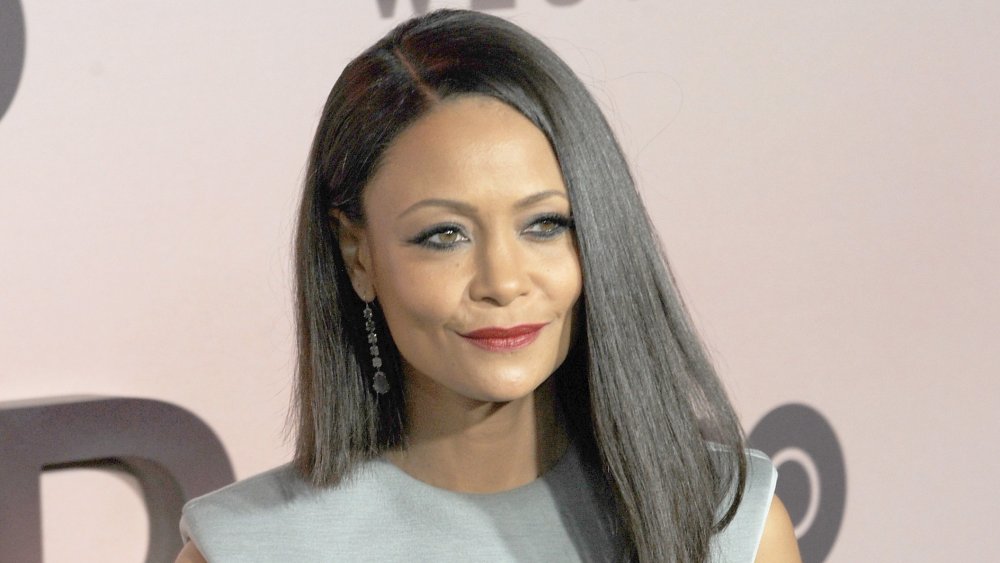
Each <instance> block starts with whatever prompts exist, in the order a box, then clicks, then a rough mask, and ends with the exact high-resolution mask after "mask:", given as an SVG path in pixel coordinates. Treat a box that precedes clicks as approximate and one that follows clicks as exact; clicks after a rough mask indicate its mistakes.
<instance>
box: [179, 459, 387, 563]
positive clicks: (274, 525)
mask: <svg viewBox="0 0 1000 563" xmlns="http://www.w3.org/2000/svg"><path fill="white" fill-rule="evenodd" d="M378 465H379V464H370V463H369V464H362V466H359V467H358V468H357V470H355V471H354V472H352V474H351V475H350V476H348V478H345V479H343V480H342V481H341V482H340V483H338V484H337V485H335V486H333V487H326V488H323V487H316V486H314V485H312V484H311V483H310V482H308V481H307V480H305V479H303V478H302V477H301V476H300V475H299V474H298V472H297V471H296V469H295V468H294V467H293V466H292V465H290V464H286V465H282V466H279V467H276V468H274V469H271V470H269V471H266V472H264V473H261V474H259V475H255V476H253V477H250V478H247V479H244V480H241V481H237V482H236V483H233V484H231V485H228V486H226V487H223V488H222V489H219V490H217V491H214V492H212V493H209V494H207V495H204V496H201V497H198V498H195V499H192V500H190V501H188V503H187V504H185V505H184V509H183V511H182V514H181V521H180V531H181V536H182V538H183V540H184V541H185V542H194V543H195V544H197V547H198V549H199V550H200V551H201V553H202V554H204V557H205V558H206V559H208V560H209V561H226V560H231V561H232V560H235V561H274V560H289V561H291V560H310V558H315V557H317V553H314V551H315V550H318V549H321V548H322V545H323V542H326V541H327V540H328V539H329V538H332V537H341V538H361V537H364V535H363V534H362V533H360V532H361V530H358V529H356V528H357V526H359V525H361V524H359V523H364V522H371V521H372V518H371V517H370V516H369V513H371V512H373V511H376V510H377V508H378V506H379V504H380V503H379V502H378V499H379V497H380V494H381V493H380V483H383V482H384V480H385V476H384V475H382V473H384V471H382V472H380V471H379V469H378ZM250 546H253V547H252V552H249V551H248V550H249V549H251V548H250Z"/></svg>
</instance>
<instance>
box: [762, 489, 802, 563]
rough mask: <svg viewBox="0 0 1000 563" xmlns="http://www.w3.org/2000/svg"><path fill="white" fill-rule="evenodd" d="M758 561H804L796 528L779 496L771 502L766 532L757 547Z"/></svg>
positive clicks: (765, 527) (770, 562)
mask: <svg viewBox="0 0 1000 563" xmlns="http://www.w3.org/2000/svg"><path fill="white" fill-rule="evenodd" d="M754 561H755V562H756V563H802V556H801V555H800V554H799V544H798V541H797V540H796V538H795V528H794V527H793V526H792V520H791V518H789V517H788V511H787V510H785V505H784V504H782V502H781V499H779V498H778V497H777V496H775V497H774V499H773V500H772V502H771V507H770V509H769V510H768V513H767V520H766V521H765V523H764V532H763V534H762V535H761V538H760V546H759V548H758V549H757V556H756V559H755V560H754Z"/></svg>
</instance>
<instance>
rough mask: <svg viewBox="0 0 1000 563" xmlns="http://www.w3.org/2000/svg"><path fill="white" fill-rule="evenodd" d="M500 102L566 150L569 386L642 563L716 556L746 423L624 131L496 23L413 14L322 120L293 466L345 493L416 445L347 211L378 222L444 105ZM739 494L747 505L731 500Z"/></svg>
mask: <svg viewBox="0 0 1000 563" xmlns="http://www.w3.org/2000/svg"><path fill="white" fill-rule="evenodd" d="M470 94H477V95H484V96H490V97H493V98H495V99H498V100H500V101H502V102H504V103H506V104H508V105H510V106H511V107H513V108H515V109H517V110H518V111H520V112H521V113H522V114H523V115H525V116H526V117H527V118H528V119H530V120H531V121H532V122H534V124H535V125H536V126H537V127H538V128H539V129H540V130H541V131H542V132H544V133H545V135H546V136H547V137H548V139H549V142H550V143H551V145H552V147H553V149H554V151H555V153H556V157H557V159H558V161H559V165H560V167H561V169H562V174H563V178H564V180H565V183H566V187H567V190H568V192H569V196H570V204H571V208H572V212H573V217H574V222H575V226H576V229H575V234H576V238H577V242H578V245H579V252H580V260H581V264H582V268H583V297H582V304H581V311H582V313H583V314H582V315H581V316H582V320H581V324H582V326H581V329H582V334H583V335H584V338H581V339H579V340H578V342H577V343H576V345H574V347H573V349H572V350H571V351H570V355H569V357H568V358H567V360H566V362H565V363H564V364H563V366H562V367H560V369H559V370H558V372H557V373H556V374H555V375H554V377H556V378H557V379H556V387H557V390H558V391H557V393H558V397H559V402H560V404H561V405H562V407H563V409H564V411H565V415H566V418H567V420H568V423H569V425H570V427H571V431H572V433H573V435H574V436H575V439H576V440H577V441H578V442H579V443H581V444H582V446H583V447H584V448H588V449H589V451H591V452H592V453H593V454H594V457H595V459H597V460H598V463H599V464H600V466H601V468H602V469H603V472H604V475H605V477H606V480H607V483H608V485H609V487H610V489H611V490H612V491H614V496H615V498H616V507H617V511H618V514H617V516H618V519H619V520H620V523H621V528H622V530H623V531H624V536H625V542H624V543H625V544H626V547H627V550H628V552H627V553H624V554H623V556H625V557H627V558H637V559H639V560H642V561H674V562H692V563H693V562H696V561H697V562H700V561H703V560H705V559H706V557H707V555H708V549H709V548H708V546H709V539H710V537H711V536H712V534H713V533H714V532H717V531H718V530H719V529H721V528H722V527H724V526H725V525H726V524H728V522H729V521H730V520H731V519H732V517H733V515H734V514H735V511H736V507H737V506H738V504H739V501H740V499H741V496H742V489H743V486H744V482H745V480H746V471H747V470H746V461H745V458H744V456H742V455H731V456H728V458H727V459H730V461H729V462H728V463H722V464H720V463H718V462H713V458H712V456H711V455H710V453H709V445H708V443H707V441H709V440H710V441H713V442H718V443H722V444H724V445H726V446H728V448H731V449H732V451H733V452H741V451H742V448H743V445H744V440H743V435H742V431H741V429H740V425H739V422H738V420H737V417H736V415H735V413H734V412H733V409H732V407H731V406H730V404H729V401H728V399H727V397H726V395H725V393H724V391H723V390H722V388H721V385H720V383H719V380H718V377H717V376H716V373H715V371H714V369H713V367H712V365H711V363H710V362H709V360H708V358H707V357H706V353H705V351H704V349H703V347H702V345H701V343H700V341H699V339H698V336H697V334H696V333H695V330H694V328H693V327H692V323H691V321H690V319H689V317H688V314H687V312H686V310H685V307H684V304H683V302H682V301H681V298H680V296H679V294H678V291H677V287H676V284H675V283H674V281H673V279H672V276H671V274H670V272H669V270H668V268H667V265H666V262H665V259H664V256H663V251H662V249H661V248H660V246H659V242H658V239H657V237H656V235H655V233H654V230H653V228H652V224H651V222H650V220H649V217H648V216H647V214H646V210H645V208H644V207H643V205H642V202H641V200H640V198H639V195H638V194H637V192H636V190H635V186H634V183H633V180H632V177H631V175H630V173H629V170H628V166H627V164H626V162H625V159H624V157H623V155H622V153H621V149H620V148H619V146H618V143H617V142H616V141H615V138H614V135H613V134H612V131H611V129H610V128H609V126H608V124H607V122H606V121H605V119H604V116H603V115H602V113H601V111H600V109H599V108H598V107H597V105H596V104H595V102H594V101H593V99H592V98H591V96H590V94H589V93H588V92H587V90H586V88H585V87H584V85H583V84H582V83H581V82H580V80H579V79H578V78H577V77H576V75H575V74H574V73H573V72H572V70H570V68H569V67H568V66H566V64H565V63H564V62H563V61H562V60H560V59H559V57H558V56H557V55H555V53H553V52H552V51H551V50H550V49H549V48H548V47H546V46H545V45H544V44H542V43H541V42H540V41H539V40H537V39H536V38H534V37H532V36H531V35H529V34H528V33H527V32H525V31H523V30H521V29H520V28H518V27H517V26H515V25H513V24H511V23H509V22H507V21H505V20H503V19H500V18H497V17H494V16H489V15H485V14H480V13H476V12H468V11H455V10H441V11H436V12H432V13H430V14H427V15H426V16H422V17H419V18H415V19H412V20H409V21H407V22H405V23H403V24H401V25H399V26H398V27H396V28H395V29H394V30H392V31H391V32H390V33H389V34H388V35H386V36H385V37H384V38H383V39H381V40H380V41H379V42H378V43H376V44H375V45H374V46H372V47H371V48H369V49H368V50H367V51H365V52H364V53H362V54H361V55H360V56H359V57H357V58H356V59H354V60H353V61H352V62H351V63H350V64H349V65H348V66H347V68H346V69H345V70H344V71H343V73H342V74H341V76H340V78H339V79H338V80H337V82H336V84H335V85H334V87H333V90H332V91H331V93H330V96H329V98H328V100H327V103H326V107H325V109H324V111H323V116H322V118H321V119H320V123H319V127H318V129H317V132H316V138H315V141H314V144H313V147H312V153H311V155H310V159H309V168H308V172H307V178H306V182H305V190H304V194H303V199H302V205H301V210H300V215H299V223H298V232H297V238H296V258H295V259H296V291H297V293H296V297H297V322H298V343H299V357H298V384H297V400H296V410H295V415H296V422H297V430H298V433H297V444H296V457H295V462H296V465H297V467H298V468H299V470H300V471H301V473H302V474H303V475H304V476H305V477H306V478H308V479H309V480H311V481H312V482H313V483H315V484H316V485H320V486H322V485H331V484H334V483H336V482H337V481H338V480H339V479H340V478H341V477H343V476H345V475H348V474H349V473H350V471H351V469H352V468H353V467H354V466H355V465H356V464H357V463H358V462H359V461H362V460H364V459H369V458H371V457H374V456H377V455H379V454H380V453H381V452H383V451H385V449H386V448H391V447H393V446H396V445H398V444H400V443H401V440H402V436H403V433H404V428H405V424H406V421H405V420H404V415H403V413H404V409H403V400H404V397H403V393H402V388H403V385H402V381H401V379H400V378H401V373H400V371H401V370H400V369H399V362H400V359H399V356H398V351H396V350H395V348H394V347H393V346H392V343H391V339H390V338H387V337H388V330H387V327H386V325H385V321H384V318H383V317H382V316H381V314H380V313H379V312H376V321H377V324H378V330H379V331H380V333H381V334H383V335H385V336H383V337H382V341H383V342H386V343H387V346H385V347H384V348H386V349H385V350H384V351H383V355H384V356H385V357H386V363H387V366H386V367H384V368H383V371H385V372H386V373H387V375H388V376H389V378H390V384H391V389H392V390H391V391H390V393H388V394H387V395H377V394H376V393H374V391H372V390H371V388H370V377H371V374H370V373H369V374H366V373H364V372H363V367H362V366H366V364H367V361H366V359H367V354H368V346H367V343H366V342H365V340H364V336H365V333H364V326H363V322H361V321H360V319H361V318H362V317H361V311H362V307H363V303H362V301H361V300H360V299H358V297H357V296H356V295H355V293H354V291H353V289H352V286H351V284H350V281H349V279H348V277H347V272H346V269H345V266H344V261H343V258H342V256H341V253H340V250H339V247H338V244H337V236H338V233H337V225H336V223H335V221H333V220H332V219H331V211H332V210H339V211H340V212H342V213H344V214H345V215H346V216H347V217H349V218H350V219H351V220H352V221H355V222H359V223H362V224H363V223H364V219H365V218H364V213H363V209H362V205H361V194H362V192H363V190H364V187H365V185H366V183H367V182H368V180H369V178H371V176H372V174H373V172H374V170H375V169H376V168H377V167H378V165H379V161H380V158H381V157H382V154H383V153H384V151H385V149H386V147H387V146H388V145H389V143H391V142H392V141H393V139H394V138H395V137H396V136H397V135H398V134H399V133H400V132H401V131H402V130H403V129H405V128H406V127H407V126H408V125H409V124H411V123H412V122H413V121H414V120H415V119H417V118H419V117H420V116H421V115H423V114H424V113H425V112H426V111H427V110H428V109H429V108H431V107H433V106H434V105H435V104H438V103H440V102H441V101H442V100H445V99H448V98H452V97H455V96H463V95H470ZM727 490H735V491H736V494H735V497H734V500H733V502H732V503H731V504H730V505H728V506H723V507H722V510H720V511H719V513H718V514H717V509H719V505H720V504H721V503H723V502H724V501H723V499H724V498H725V494H726V491H727Z"/></svg>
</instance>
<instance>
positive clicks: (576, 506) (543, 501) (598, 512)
mask: <svg viewBox="0 0 1000 563" xmlns="http://www.w3.org/2000/svg"><path fill="white" fill-rule="evenodd" d="M712 451H713V455H716V456H723V455H731V454H727V453H725V451H724V450H722V449H720V448H714V449H713V450H712ZM746 455H747V460H748V466H749V475H748V479H747V481H748V482H747V490H746V492H745V495H744V500H743V502H742V503H741V505H740V508H739V511H738V513H737V515H736V518H735V519H734V520H733V521H732V523H731V524H730V525H729V526H728V527H726V529H724V530H723V531H722V532H720V533H718V534H716V535H715V536H714V537H713V539H712V545H711V551H712V557H711V562H712V563H730V562H731V563H743V562H747V563H751V562H752V561H753V559H754V555H755V554H756V552H757V546H758V543H759V541H760V536H761V532H762V531H763V528H764V520H765V518H766V516H767V511H768V508H769V507H770V503H771V497H772V495H773V494H774V485H775V479H776V475H777V474H776V472H775V470H774V467H773V466H772V464H771V462H770V460H769V459H768V458H767V457H766V456H765V455H764V454H762V453H761V452H758V451H756V450H747V452H746ZM613 502H614V501H613V498H612V495H611V492H610V491H609V490H608V487H607V485H606V484H605V483H604V481H603V479H602V477H601V476H600V475H599V470H597V469H596V468H594V467H591V466H590V465H589V464H587V463H585V462H584V461H583V456H582V455H581V454H580V452H579V451H578V450H577V449H576V448H575V447H572V446H571V447H570V448H569V449H568V450H567V452H566V454H565V455H564V456H563V457H562V458H561V459H560V460H559V462H557V463H556V465H555V466H554V467H553V468H552V469H550V470H549V471H547V472H546V473H545V474H544V475H542V476H541V477H540V478H538V479H536V480H535V481H532V482H531V483H528V484H527V485H524V486H522V487H518V488H516V489H512V490H509V491H504V492H500V493H495V494H473V493H458V492H454V491H448V490H445V489H440V488H437V487H434V486H432V485H428V484H426V483H423V482H422V481H419V480H417V479H415V478H413V477H410V476H409V475H407V474H406V473H405V472H403V471H402V470H401V469H399V468H397V467H396V466H394V465H392V464H391V463H389V462H388V461H384V460H374V461H370V462H367V463H365V464H364V465H362V466H361V467H360V468H359V469H358V471H356V472H355V473H354V474H353V475H352V476H351V477H350V478H348V479H345V480H344V481H343V482H341V483H339V484H338V485H337V486H335V487H331V488H327V489H320V488H316V487H313V486H311V485H310V484H308V483H307V482H305V481H303V480H302V479H301V478H300V477H299V476H298V475H297V473H296V472H295V469H294V468H293V467H291V466H290V465H283V466H280V467H277V468H275V469H272V470H270V471H267V472H265V473H262V474H260V475H257V476H254V477H250V478H249V479H246V480H243V481H239V482H236V483H233V484H232V485H229V486H227V487H225V488H222V489H220V490H218V491H215V492H213V493H209V494H207V495H205V496H202V497H199V498H196V499H193V500H191V501H189V502H188V503H187V504H186V505H185V506H184V511H183V516H182V518H181V523H180V527H181V535H182V537H183V538H184V540H185V541H188V540H192V541H194V542H195V544H196V545H197V546H198V548H199V549H200V550H201V552H202V554H203V555H204V556H205V558H206V559H207V560H208V561H210V562H212V563H228V562H240V563H244V562H284V561H295V562H314V561H324V562H325V561H380V562H384V561H435V562H437V561H463V562H464V561H489V562H493V561H544V562H555V561H612V560H614V559H615V558H616V557H617V554H618V553H620V545H621V543H620V541H621V538H620V536H619V535H618V532H617V526H616V523H615V522H614V518H613V517H612V514H613V512H614V509H613V506H612V503H613ZM724 506H728V503H726V504H725V505H724Z"/></svg>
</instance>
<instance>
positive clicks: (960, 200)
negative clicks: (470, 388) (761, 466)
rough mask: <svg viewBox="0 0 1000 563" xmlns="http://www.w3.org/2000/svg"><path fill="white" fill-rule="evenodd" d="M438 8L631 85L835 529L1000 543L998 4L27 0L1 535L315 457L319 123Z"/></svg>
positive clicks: (155, 539) (655, 159) (686, 237)
mask: <svg viewBox="0 0 1000 563" xmlns="http://www.w3.org/2000/svg"><path fill="white" fill-rule="evenodd" d="M440 7H461V8H472V9H477V10H483V11H489V12H491V13H494V14H496V15H499V16H503V17H506V18H509V19H511V20H512V21H514V22H516V23H518V24H519V25H521V26H523V27H525V28H527V29H528V30H529V31H532V32H533V33H535V34H536V35H538V36H539V37H541V38H542V39H543V40H544V41H545V42H547V43H548V44H549V45H550V46H552V47H553V48H554V49H555V50H556V51H557V52H558V53H559V54H560V55H562V56H563V57H564V58H565V59H566V60H567V61H568V62H569V63H570V64H571V66H573V68H574V69H575V70H576V71H577V72H578V73H579V74H580V75H581V77H582V78H583V80H584V81H585V82H586V83H587V84H588V86H589V87H590V88H591V90H592V92H593V93H594V95H595V96H596V98H597V99H598V100H599V102H600V103H601V105H602V107H603V108H604V109H605V111H606V113H607V115H608V117H609V119H610V121H611V122H612V123H613V125H614V127H615V129H616V131H617V132H618V134H619V137H620V140H621V143H622V145H623V147H624V148H625V151H626V153H627V155H628V157H629V159H630V161H631V163H632V165H633V167H634V171H635V175H636V178H637V181H638V184H639V187H640V190H641V193H642V195H643V197H644V199H645V200H646V202H647V204H648V206H649V211H650V214H651V216H652V218H653V221H654V223H655V224H656V227H657V229H658V231H659V234H660V236H661V238H662V240H663V243H664V247H665V248H666V251H667V254H668V257H669V259H670V261H671V263H672V266H673V268H674V270H675V272H676V274H677V277H678V279H679V283H680V285H681V287H682V290H683V291H684V292H685V296H686V298H687V300H688V303H689V305H690V308H691V310H692V313H693V315H694V317H695V320H696V322H697V323H698V325H699V327H700V329H701V330H702V333H703V335H704V337H705V339H706V341H707V343H708V346H709V348H710V350H711V352H712V355H713V357H714V359H715V361H716V362H717V364H718V367H719V370H720V372H721V374H722V375H723V377H724V379H725V382H726V384H727V387H728V388H729V390H730V392H731V395H732V397H733V400H734V402H735V404H736V406H737V408H738V410H739V412H740V414H741V416H742V419H743V421H744V424H745V427H746V430H747V434H748V436H749V438H750V441H751V443H752V444H753V445H754V446H755V447H757V448H760V449H762V450H764V451H766V452H767V453H768V454H769V455H771V457H772V459H774V461H775V463H776V465H777V466H778V468H779V472H780V478H779V484H778V494H779V495H780V496H781V497H782V498H783V499H784V501H785V503H786V505H787V506H788V509H789V512H790V514H791V516H792V519H793V521H794V523H795V530H796V534H797V535H798V536H799V538H800V543H801V545H802V551H803V555H804V559H805V560H806V561H807V562H812V563H819V562H821V561H830V562H855V561H913V562H937V561H985V560H988V559H989V557H990V556H991V555H990V554H993V553H995V552H997V551H998V550H1000V542H998V540H997V539H996V535H995V534H993V533H992V530H991V529H990V528H989V527H988V521H987V519H986V516H987V514H988V513H992V511H993V509H994V507H995V506H996V505H997V503H998V501H1000V495H998V494H997V493H995V492H994V490H993V489H994V488H995V487H992V486H991V483H992V480H993V479H994V478H995V475H996V474H998V473H1000V451H998V448H997V447H996V446H994V445H993V444H994V443H995V441H996V440H995V435H996V432H997V431H998V430H1000V424H998V417H997V416H996V415H995V413H994V408H995V407H994V405H995V402H996V400H995V397H996V396H997V394H998V390H1000V384H997V383H996V381H995V376H996V374H997V366H998V365H1000V352H998V347H997V346H996V344H995V343H994V342H993V340H994V338H995V337H996V336H997V335H998V334H1000V322H998V320H997V319H1000V298H998V297H997V285H998V282H997V280H998V279H1000V260H998V259H997V257H998V256H1000V233H998V228H997V222H998V220H1000V190H998V189H996V178H998V177H1000V158H998V156H1000V110H998V108H1000V105H998V104H997V103H996V100H998V99H1000V58H998V57H996V56H995V53H997V52H998V50H1000V39H997V37H998V36H997V35H996V34H995V33H994V31H995V30H996V29H997V28H1000V5H998V4H996V3H992V2H976V1H972V0H963V1H960V2H956V3H950V4H942V3H938V2H930V1H918V2H896V1H884V2H876V3H870V2H848V3H839V4H836V3H825V2H817V1H813V0H809V1H805V2H802V1H799V2H792V1H779V2H771V3H767V4H765V5H755V4H753V3H745V2H687V3H678V2H664V1H662V0H466V1H464V2H462V1H448V2H446V1H437V0H422V1H421V0H412V1H408V0H395V1H394V0H370V1H366V0H357V1H354V2H319V1H303V2H295V3H276V2H256V3H255V2H237V1H235V0H218V1H215V2H191V1H187V2H166V1H163V0H140V1H134V0H133V1H124V0H101V1H97V0H93V1H66V0H61V1H41V0H37V1H36V0H0V288H2V290H0V472H2V473H3V475H4V479H0V503H2V506H0V561H7V560H15V559H13V557H15V555H16V558H17V559H16V560H18V561H32V560H37V561H40V560H41V557H42V555H41V554H42V552H44V560H45V561H46V562H59V561H120V562H132V561H142V560H146V559H147V558H148V560H149V561H159V560H167V557H168V556H165V555H164V554H166V553H172V552H173V550H174V549H175V548H176V546H175V542H179V539H178V538H176V537H174V536H173V534H174V532H175V528H176V522H175V521H174V519H175V517H176V516H175V515H176V510H177V507H178V506H179V504H180V503H181V502H183V500H184V498H187V497H188V496H190V495H191V494H197V493H199V492H200V491H204V490H209V489H211V488H214V487H217V486H219V485H220V484H223V483H226V482H228V481H230V480H232V479H233V478H243V477H247V476H250V475H252V474H254V473H257V472H260V471H263V470H265V469H267V468H270V467H272V466H275V465H278V464H281V463H284V462H286V461H288V459H289V456H290V453H291V447H290V445H289V440H288V439H287V428H286V411H287V407H288V404H289V393H290V389H291V382H292V376H293V370H294V350H293V346H294V335H293V323H292V318H293V313H292V310H291V286H290V280H291V259H290V246H291V239H292V228H293V217H294V213H295V207H296V203H297V198H298V192H299V189H300V186H301V183H302V180H303V171H304V166H305V161H306V156H307V152H308V148H309V144H310V141H311V136H312V132H313V130H314V128H315V125H316V122H317V120H318V117H319V114H320V111H321V108H322V105H323V102H324V100H325V98H326V95H327V93H328V91H329V89H330V87H331V86H332V84H333V82H334V80H335V79H336V78H337V76H338V75H339V73H340V71H341V69H342V68H343V67H344V65H345V64H346V63H347V62H348V61H349V60H350V59H351V58H353V57H354V56H355V55H356V54H358V53H359V52H360V51H361V50H362V49H364V48H365V47H367V46H368V45H369V44H371V43H372V42H374V41H375V40H376V39H377V38H378V37H380V36H381V35H383V34H384V33H385V32H386V31H388V30H389V29H390V28H391V27H392V26H394V25H395V24H397V23H398V22H400V21H402V20H404V19H406V18H408V17H410V16H412V15H414V14H418V13H425V12H427V11H428V10H431V9H435V8H440ZM176 545H179V544H176Z"/></svg>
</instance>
